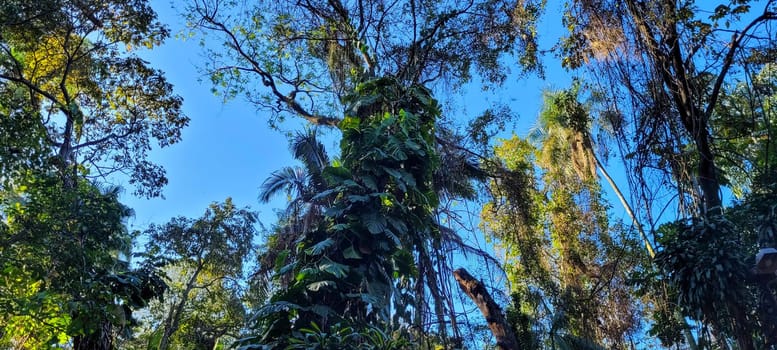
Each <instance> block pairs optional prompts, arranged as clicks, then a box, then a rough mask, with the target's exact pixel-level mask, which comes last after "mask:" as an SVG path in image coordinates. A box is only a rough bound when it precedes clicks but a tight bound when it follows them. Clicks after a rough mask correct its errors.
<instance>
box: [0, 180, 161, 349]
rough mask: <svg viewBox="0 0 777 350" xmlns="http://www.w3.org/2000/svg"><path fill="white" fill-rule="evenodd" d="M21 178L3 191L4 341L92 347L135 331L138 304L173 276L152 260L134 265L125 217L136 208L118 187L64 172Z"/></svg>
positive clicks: (29, 345)
mask: <svg viewBox="0 0 777 350" xmlns="http://www.w3.org/2000/svg"><path fill="white" fill-rule="evenodd" d="M16 185H17V186H18V187H15V188H13V189H12V190H13V191H12V192H10V194H9V193H7V194H4V196H3V197H2V215H3V216H4V217H5V225H7V226H6V229H5V230H4V231H5V232H3V236H2V238H0V239H2V245H1V246H2V247H3V248H2V249H0V266H2V274H3V277H4V279H3V281H4V282H3V284H2V285H0V289H2V290H3V293H2V297H1V298H2V302H0V307H2V314H3V315H5V316H4V317H3V318H0V321H1V323H2V327H3V329H5V332H3V336H4V339H3V341H6V342H11V343H13V344H15V345H14V346H18V347H21V348H37V347H47V346H54V345H56V344H57V343H63V342H68V341H72V343H73V347H74V348H75V349H87V348H90V349H92V348H105V347H103V346H106V345H105V344H106V343H107V344H110V343H111V342H112V341H113V340H112V339H113V337H115V334H119V335H124V336H127V335H128V334H129V333H128V332H129V329H130V326H131V325H132V324H133V322H134V319H133V318H132V310H135V309H138V308H141V307H143V306H145V305H146V304H147V303H148V302H149V301H150V300H151V298H153V297H155V296H160V295H161V293H162V292H163V291H164V288H165V284H164V282H163V281H162V279H161V277H160V276H159V275H158V272H157V270H156V268H155V267H154V266H153V265H151V264H142V265H140V266H139V267H137V268H131V267H130V264H129V262H128V258H129V256H128V252H129V250H130V248H131V246H130V244H131V241H132V236H130V235H129V233H128V232H127V230H126V228H125V226H124V224H123V220H124V219H125V218H126V217H127V215H129V213H130V211H129V210H128V208H126V207H124V206H123V205H121V204H120V203H119V202H118V201H117V196H118V192H116V191H115V190H112V191H107V192H103V191H100V190H99V189H97V188H96V187H95V186H94V185H92V184H91V183H89V182H87V181H85V180H81V181H79V183H78V187H77V188H75V189H68V188H66V187H65V186H64V184H63V182H62V180H61V179H60V178H59V177H57V176H54V175H50V174H41V173H34V172H30V173H28V174H27V176H25V177H24V178H21V179H17V182H16ZM108 346H109V345H108Z"/></svg>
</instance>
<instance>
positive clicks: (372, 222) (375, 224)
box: [361, 212, 386, 235]
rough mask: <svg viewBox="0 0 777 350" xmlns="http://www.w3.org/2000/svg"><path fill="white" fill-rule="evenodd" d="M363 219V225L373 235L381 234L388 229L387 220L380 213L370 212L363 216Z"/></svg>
mask: <svg viewBox="0 0 777 350" xmlns="http://www.w3.org/2000/svg"><path fill="white" fill-rule="evenodd" d="M361 219H362V224H363V225H364V226H365V227H366V228H367V230H368V231H370V233H371V234H373V235H375V234H378V233H381V232H383V231H384V230H385V229H386V219H385V218H384V217H382V216H381V215H380V214H379V213H376V212H368V213H366V214H363V215H362V216H361Z"/></svg>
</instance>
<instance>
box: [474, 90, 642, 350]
mask: <svg viewBox="0 0 777 350" xmlns="http://www.w3.org/2000/svg"><path fill="white" fill-rule="evenodd" d="M590 120H591V116H590V114H589V112H588V111H587V110H586V108H585V106H584V105H583V104H582V103H580V102H579V101H578V91H577V88H572V89H570V90H565V91H559V92H553V93H548V94H546V96H545V105H544V106H543V110H542V112H541V114H540V117H539V123H538V124H539V125H538V127H537V128H535V129H534V131H533V132H532V133H531V134H530V136H529V139H530V140H531V141H532V142H529V141H526V140H522V139H519V138H517V137H515V136H514V137H513V138H512V139H509V140H504V141H503V142H502V144H501V145H498V146H497V147H496V148H495V155H496V159H495V161H494V162H492V163H494V164H495V165H492V167H495V169H492V172H494V173H495V174H496V176H495V178H494V180H493V181H492V182H491V184H490V185H489V192H490V193H491V194H492V196H493V197H492V198H493V199H492V200H491V202H489V203H487V204H486V205H485V206H484V208H483V212H482V214H481V218H482V220H483V228H484V230H485V231H486V232H487V233H488V234H490V235H492V236H493V237H494V238H495V239H497V242H498V245H499V246H500V247H501V248H502V249H504V253H505V257H506V258H507V261H508V263H507V266H508V268H507V274H508V278H509V280H510V282H511V289H512V292H513V293H514V302H516V303H518V305H514V306H513V308H514V309H516V310H519V312H520V314H521V315H522V316H520V317H523V318H524V319H526V321H524V323H526V322H528V324H529V325H530V324H531V323H532V322H539V324H540V325H541V329H542V328H545V329H546V330H547V331H546V333H545V332H542V333H545V336H544V338H543V339H544V341H546V342H549V343H551V344H553V343H555V342H561V341H565V342H569V341H575V342H588V343H593V344H596V343H599V344H606V345H607V347H608V348H623V347H625V346H626V344H627V341H626V339H627V337H628V336H629V334H633V333H635V332H636V330H637V329H638V327H639V322H640V315H639V309H640V307H639V302H638V301H637V300H636V299H635V298H634V297H633V296H632V295H633V291H632V289H631V287H630V286H629V285H628V284H627V283H626V281H627V280H628V279H629V276H628V274H627V271H629V270H631V269H633V268H635V267H639V265H640V264H642V263H644V259H641V258H640V255H641V254H639V253H638V251H637V250H636V246H635V243H636V240H635V239H633V238H631V237H629V236H628V235H627V234H626V233H625V232H624V230H623V228H621V227H620V225H619V224H614V225H613V224H610V221H609V219H608V217H607V216H608V213H607V203H606V201H605V200H604V199H603V198H602V194H601V189H600V186H599V178H598V176H597V173H596V170H597V168H598V167H599V166H601V162H599V161H598V158H597V156H596V154H595V149H594V145H593V138H592V136H591V135H592V131H590V127H591V126H590ZM614 310H617V312H614ZM532 319H535V320H537V321H531V320H532ZM526 326H527V325H524V327H526ZM517 333H519V334H520V333H525V331H521V332H517Z"/></svg>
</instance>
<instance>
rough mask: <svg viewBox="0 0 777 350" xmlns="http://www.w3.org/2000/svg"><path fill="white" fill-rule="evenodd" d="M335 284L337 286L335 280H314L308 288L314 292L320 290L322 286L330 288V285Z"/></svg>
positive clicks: (333, 285)
mask: <svg viewBox="0 0 777 350" xmlns="http://www.w3.org/2000/svg"><path fill="white" fill-rule="evenodd" d="M335 286H337V283H335V282H334V281H318V282H313V283H310V284H308V285H307V289H308V290H311V291H314V292H318V291H319V290H320V289H321V288H329V287H335Z"/></svg>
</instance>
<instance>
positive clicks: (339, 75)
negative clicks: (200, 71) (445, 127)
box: [190, 0, 542, 126]
mask: <svg viewBox="0 0 777 350" xmlns="http://www.w3.org/2000/svg"><path fill="white" fill-rule="evenodd" d="M541 4H542V2H539V1H470V2H466V3H462V4H456V5H454V4H438V3H434V2H417V1H414V0H411V1H402V2H397V3H386V2H384V1H380V0H378V1H346V2H343V1H329V2H315V1H304V2H288V3H266V4H255V5H254V6H253V7H249V8H247V9H245V11H243V12H242V13H243V14H247V15H245V16H237V15H234V16H233V15H230V11H231V10H232V9H231V8H230V7H229V4H228V3H226V2H223V1H219V0H205V1H199V0H198V1H194V2H193V4H192V6H191V9H190V20H191V23H194V25H195V28H194V29H195V30H198V31H204V32H206V33H210V34H218V35H219V40H220V41H221V43H222V44H223V45H224V47H225V49H226V50H220V49H217V50H213V51H212V52H210V55H209V56H210V57H212V58H213V61H212V62H211V63H210V65H209V66H208V67H207V70H208V72H209V73H211V76H212V79H213V80H214V82H215V83H216V85H217V87H218V88H219V89H220V90H222V91H223V92H224V93H225V95H226V96H228V97H231V96H235V95H237V94H242V93H245V95H246V97H247V98H248V100H249V102H251V103H254V104H256V105H258V106H261V107H264V108H266V109H267V110H270V111H272V112H274V118H273V119H272V120H271V122H274V121H277V120H278V118H283V117H285V116H289V115H291V116H296V117H302V118H304V119H306V120H307V121H309V122H310V123H312V124H317V125H329V126H334V125H336V124H337V123H338V122H339V120H341V118H340V117H339V115H340V113H342V108H343V107H344V106H343V100H342V99H343V98H345V97H347V96H349V95H350V94H351V93H353V92H354V91H353V90H354V88H355V87H356V86H357V85H358V84H359V83H362V82H366V81H368V80H371V79H375V78H380V77H383V76H394V77H396V78H397V79H398V80H399V81H400V82H402V84H404V85H406V86H410V85H413V84H420V85H428V84H430V83H433V82H435V81H439V80H447V81H449V82H451V83H454V84H457V83H462V82H466V81H468V80H469V79H470V78H471V73H472V70H473V69H477V70H478V73H479V74H481V75H482V76H484V77H486V78H487V79H486V80H488V81H493V82H497V83H498V82H501V81H503V80H504V79H505V77H506V74H505V70H504V68H505V66H504V65H503V62H500V60H499V57H500V56H501V55H502V54H513V55H515V56H517V57H519V58H520V60H521V62H522V63H523V64H522V66H521V67H523V68H524V69H526V70H529V71H531V70H539V69H540V66H539V64H538V62H537V59H536V54H537V52H536V43H535V34H536V33H535V30H534V26H533V25H534V22H535V21H536V19H537V17H538V16H539V13H540V11H541V10H542V6H541ZM515 24H520V26H518V27H516V26H515ZM516 28H517V29H516ZM391 33H402V35H392V34H391ZM254 84H256V85H260V86H261V87H262V88H263V90H257V89H253V85H254ZM257 91H259V92H257Z"/></svg>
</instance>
